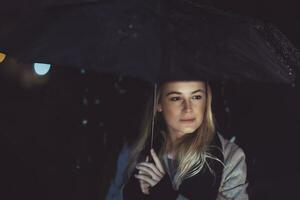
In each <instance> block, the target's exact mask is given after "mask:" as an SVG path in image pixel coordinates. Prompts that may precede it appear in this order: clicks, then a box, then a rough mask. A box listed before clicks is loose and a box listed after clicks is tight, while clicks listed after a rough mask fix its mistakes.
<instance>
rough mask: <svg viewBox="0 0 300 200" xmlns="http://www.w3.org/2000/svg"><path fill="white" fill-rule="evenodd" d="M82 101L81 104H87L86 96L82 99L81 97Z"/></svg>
mask: <svg viewBox="0 0 300 200" xmlns="http://www.w3.org/2000/svg"><path fill="white" fill-rule="evenodd" d="M82 103H83V105H85V106H87V105H88V100H87V98H86V97H83V99H82Z"/></svg>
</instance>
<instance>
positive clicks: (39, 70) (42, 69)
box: [33, 63, 51, 76]
mask: <svg viewBox="0 0 300 200" xmlns="http://www.w3.org/2000/svg"><path fill="white" fill-rule="evenodd" d="M33 68H34V71H35V73H36V74H38V75H40V76H43V75H45V74H47V73H48V72H49V70H50V68H51V65H50V64H45V63H34V64H33Z"/></svg>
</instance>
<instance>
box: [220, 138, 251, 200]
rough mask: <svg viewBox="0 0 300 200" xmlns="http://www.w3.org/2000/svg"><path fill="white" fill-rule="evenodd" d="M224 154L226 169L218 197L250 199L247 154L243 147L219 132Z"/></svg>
mask: <svg viewBox="0 0 300 200" xmlns="http://www.w3.org/2000/svg"><path fill="white" fill-rule="evenodd" d="M218 137H219V139H220V141H221V144H222V149H223V155H224V170H223V174H222V181H221V186H220V188H219V195H218V198H217V199H248V195H247V192H246V188H247V185H248V183H247V165H246V156H245V153H244V151H243V149H242V148H241V147H239V146H238V145H237V144H236V143H234V142H233V141H230V140H227V139H225V138H224V137H223V136H222V135H221V134H219V133H218Z"/></svg>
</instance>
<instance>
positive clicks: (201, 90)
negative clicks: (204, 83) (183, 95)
mask: <svg viewBox="0 0 300 200" xmlns="http://www.w3.org/2000/svg"><path fill="white" fill-rule="evenodd" d="M197 92H202V93H204V94H205V90H203V89H198V90H195V91H193V92H192V94H195V93H197Z"/></svg>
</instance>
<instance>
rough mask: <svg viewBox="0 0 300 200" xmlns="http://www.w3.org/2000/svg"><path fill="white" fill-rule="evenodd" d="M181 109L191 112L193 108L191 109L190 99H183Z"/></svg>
mask: <svg viewBox="0 0 300 200" xmlns="http://www.w3.org/2000/svg"><path fill="white" fill-rule="evenodd" d="M183 110H184V111H185V112H191V111H192V110H193V109H192V104H191V102H190V101H184V102H183Z"/></svg>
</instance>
